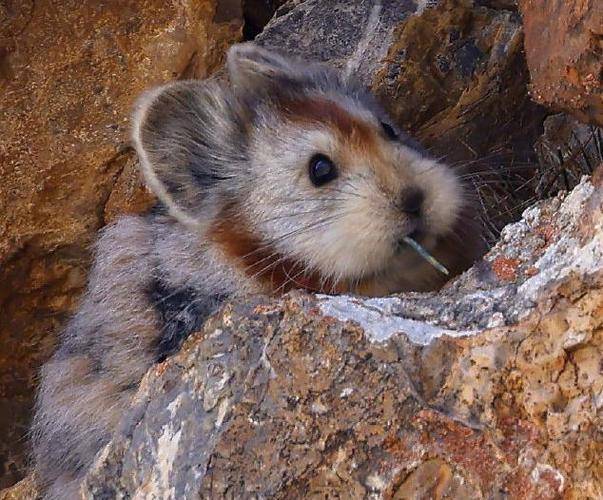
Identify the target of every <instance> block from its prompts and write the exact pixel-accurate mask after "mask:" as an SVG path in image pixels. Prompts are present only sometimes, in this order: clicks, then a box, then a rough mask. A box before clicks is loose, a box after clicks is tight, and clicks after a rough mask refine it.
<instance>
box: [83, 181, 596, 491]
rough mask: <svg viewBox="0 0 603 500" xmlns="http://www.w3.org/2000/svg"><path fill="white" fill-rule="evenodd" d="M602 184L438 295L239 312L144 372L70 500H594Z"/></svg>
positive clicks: (567, 200) (587, 187)
mask: <svg viewBox="0 0 603 500" xmlns="http://www.w3.org/2000/svg"><path fill="white" fill-rule="evenodd" d="M602 363H603V178H601V176H600V175H599V176H598V177H596V178H594V179H592V180H589V179H588V178H586V177H585V178H584V179H583V180H582V182H581V183H580V184H579V185H578V186H577V187H576V188H575V189H574V190H573V191H572V192H571V193H569V194H561V195H559V196H558V197H556V198H554V199H552V200H549V201H547V202H540V203H539V204H537V205H536V206H533V207H531V208H530V209H529V210H526V211H525V212H524V215H523V218H522V220H521V221H519V222H517V223H515V224H512V225H510V226H507V228H505V230H504V231H503V234H502V236H501V240H500V242H499V243H498V244H497V245H496V246H495V247H494V248H493V249H492V251H491V252H490V253H489V254H488V255H487V256H486V257H485V258H484V259H483V261H482V262H480V263H478V264H476V265H475V266H474V267H473V268H472V269H471V270H469V271H468V272H467V273H465V274H464V275H462V276H461V277H460V278H458V279H457V280H455V281H453V282H452V283H450V284H449V285H448V286H447V287H446V288H444V289H443V290H442V291H440V292H439V293H430V294H405V295H401V296H399V297H388V298H382V299H363V298H359V297H345V296H342V297H331V296H313V295H308V294H303V293H301V292H297V293H292V294H290V295H287V296H285V297H283V298H280V299H272V300H270V299H267V298H251V299H249V300H248V301H243V302H235V303H231V304H228V305H226V306H225V307H224V308H223V309H222V310H221V311H220V312H219V313H218V314H217V315H216V316H215V317H213V318H212V319H210V321H209V322H208V323H207V324H206V325H205V327H204V328H203V330H202V331H201V332H199V333H198V334H195V335H193V336H192V337H190V338H189V340H188V341H187V342H186V343H185V345H184V346H183V349H182V350H181V352H180V353H178V354H177V355H175V356H173V357H171V358H168V359H167V360H166V361H165V362H163V363H161V364H159V365H157V366H156V367H155V368H153V369H151V370H150V372H149V373H148V374H147V375H146V376H145V378H144V379H143V381H142V384H141V387H140V390H139V392H138V394H137V395H136V397H135V398H134V401H133V403H132V406H131V408H129V409H128V410H127V411H126V412H125V415H124V418H123V420H122V422H121V424H120V427H119V429H117V430H116V432H115V435H114V437H113V440H112V441H111V442H110V443H109V444H108V445H107V446H106V447H105V448H104V449H103V450H102V451H101V452H99V455H98V456H97V460H96V462H95V464H94V466H93V467H92V469H91V470H90V471H89V473H88V475H87V478H86V480H85V482H84V484H83V485H82V496H83V498H131V497H136V498H142V497H145V498H146V497H153V498H197V497H198V496H201V497H203V498H206V497H208V498H214V497H223V496H226V497H251V496H253V497H257V498H266V497H270V498H299V497H311V496H320V497H326V496H328V497H338V496H344V497H353V498H360V497H369V496H370V497H387V498H443V497H446V498H459V499H460V498H500V497H505V498H522V499H525V498H528V499H542V498H551V499H552V498H561V497H563V498H592V499H595V498H601V497H602V495H603V479H602V478H603V473H602V472H603V470H602V468H601V467H602V466H601V460H600V458H601V456H602V453H603V444H602V443H601V441H600V436H599V433H600V429H601V424H602V422H601V408H602V407H603V398H602V394H603V373H602V372H601V366H602Z"/></svg>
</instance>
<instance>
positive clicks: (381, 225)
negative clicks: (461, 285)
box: [33, 45, 467, 498]
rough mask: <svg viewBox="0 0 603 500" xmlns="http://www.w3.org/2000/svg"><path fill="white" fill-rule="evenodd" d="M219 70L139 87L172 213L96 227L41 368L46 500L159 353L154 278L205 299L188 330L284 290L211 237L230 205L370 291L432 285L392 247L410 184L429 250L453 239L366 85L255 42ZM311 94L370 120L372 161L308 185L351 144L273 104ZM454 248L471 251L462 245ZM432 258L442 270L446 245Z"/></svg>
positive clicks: (418, 159)
mask: <svg viewBox="0 0 603 500" xmlns="http://www.w3.org/2000/svg"><path fill="white" fill-rule="evenodd" d="M228 68H229V73H230V78H231V81H232V82H233V87H232V88H225V87H224V85H223V84H219V83H217V82H212V81H206V82H199V81H183V82H176V83H172V84H169V85H166V86H164V87H160V88H159V89H155V90H152V91H150V92H149V93H147V94H145V95H144V96H143V97H142V98H141V100H140V101H139V103H138V105H137V108H136V112H135V118H134V131H133V141H134V144H135V146H136V148H137V151H138V154H139V157H140V161H141V169H142V171H143V174H144V175H145V178H146V181H147V183H148V185H149V187H151V188H152V189H153V190H154V191H155V193H156V194H157V195H158V197H159V198H160V200H161V201H162V203H163V205H164V206H165V207H167V209H168V211H169V214H170V215H162V214H158V213H153V214H149V215H146V216H140V217H123V218H121V219H120V220H119V221H118V222H117V223H116V224H114V225H112V226H109V227H107V228H106V229H105V230H104V231H103V232H102V234H101V236H100V239H99V241H98V244H97V247H96V251H95V256H96V259H95V264H94V266H93V269H92V271H91V274H90V281H89V286H88V289H87V292H86V294H85V295H84V297H83V300H82V303H81V305H80V308H79V310H78V312H77V313H76V314H75V316H74V317H73V318H72V320H71V321H70V323H69V324H68V325H67V328H66V329H65V331H64V332H63V334H62V337H61V342H60V345H59V347H58V349H57V351H56V353H55V354H54V356H53V357H52V358H51V359H50V361H49V362H48V363H47V364H46V365H45V366H44V367H43V369H42V377H41V385H40V389H39V394H38V398H37V405H36V413H35V419H34V425H33V455H34V461H35V468H36V472H37V475H38V478H39V479H40V481H41V483H42V486H43V487H44V488H47V490H46V491H47V492H46V498H70V497H71V496H74V495H75V494H76V491H77V488H78V484H79V481H80V479H81V477H82V474H83V473H84V472H85V470H86V468H87V467H88V466H89V465H90V464H91V462H92V461H93V459H94V456H95V454H96V453H97V452H98V451H99V450H100V449H101V448H102V446H103V445H104V444H105V443H107V442H108V440H109V439H110V436H111V432H112V430H113V429H114V428H115V426H116V424H117V422H118V420H119V418H120V416H121V414H122V411H123V409H124V408H126V407H127V405H128V401H129V399H130V398H131V396H132V394H133V392H134V391H135V390H136V386H137V384H138V383H139V381H140V379H141V377H142V376H143V374H144V373H145V372H146V371H147V370H148V368H149V367H150V366H151V365H152V364H153V363H154V362H155V361H156V360H157V359H158V355H157V346H158V345H159V344H160V343H161V341H162V335H164V334H165V328H166V325H165V324H164V323H165V321H166V320H165V318H166V317H168V316H170V314H167V313H165V311H164V312H162V309H161V307H158V305H157V304H156V303H153V300H154V299H152V298H150V297H153V295H152V294H151V295H149V286H152V283H153V282H154V281H156V280H161V283H162V287H163V288H165V289H169V290H176V291H180V290H187V291H190V293H191V294H192V296H193V297H195V299H194V300H195V301H197V300H198V301H199V303H200V304H202V307H200V308H198V309H196V311H197V312H196V313H194V314H193V315H192V317H191V314H190V311H191V310H190V309H183V310H179V311H177V314H176V315H175V316H174V317H176V316H177V317H178V318H179V320H181V321H182V322H183V323H182V324H187V325H189V328H194V327H195V325H196V324H197V323H196V321H197V320H200V321H201V320H203V319H204V316H206V315H207V314H209V313H211V311H212V310H213V309H215V307H217V306H218V303H219V301H220V300H221V299H222V298H223V297H226V296H232V295H236V294H244V293H256V292H277V293H278V292H279V291H280V289H279V288H276V287H274V288H275V289H270V288H268V289H267V288H266V287H267V286H268V285H266V283H260V282H259V281H258V280H257V279H256V277H257V276H258V275H259V271H261V267H262V263H261V262H260V264H257V265H258V267H257V268H256V269H252V270H250V269H249V268H247V269H245V268H244V266H243V265H242V264H241V262H240V261H237V260H236V259H235V260H233V258H232V256H229V255H228V253H227V252H226V251H225V250H224V248H223V247H221V246H220V245H218V244H217V243H216V242H215V241H214V240H213V239H212V238H211V237H210V236H209V235H210V233H211V228H212V227H213V226H212V225H213V224H215V222H216V220H217V219H219V218H220V217H224V216H225V213H226V214H228V211H227V209H228V207H231V206H233V204H234V206H235V207H236V209H235V210H236V213H235V214H230V215H236V216H237V219H236V220H240V219H241V220H244V221H245V224H246V228H245V229H246V230H247V231H248V232H250V233H251V234H252V235H253V236H254V237H255V238H257V240H258V241H261V243H262V245H266V246H267V247H268V246H269V248H270V252H273V253H274V255H278V256H279V258H281V257H282V256H284V257H287V258H290V259H294V260H295V261H296V262H298V263H301V265H302V266H303V269H302V273H303V272H304V271H307V272H310V271H315V272H317V273H319V275H320V277H321V279H324V280H325V282H326V280H327V279H330V280H332V281H334V282H339V281H341V282H345V283H348V284H349V290H350V291H354V290H355V289H354V287H353V284H354V283H359V282H360V281H362V280H365V279H369V278H370V280H371V281H370V287H368V288H366V289H362V290H361V289H359V290H360V291H361V292H362V293H368V294H382V293H388V292H391V291H393V290H404V289H424V288H429V287H432V286H434V283H435V281H434V272H433V269H431V268H429V266H426V265H425V264H424V262H423V261H422V260H421V259H420V258H419V257H417V256H415V255H414V254H412V253H411V252H409V251H408V250H402V251H400V250H399V249H398V248H397V247H396V243H397V241H398V240H399V238H400V236H401V235H404V234H406V233H408V232H409V231H410V230H411V229H410V227H411V226H410V225H411V222H409V220H407V218H405V217H404V216H403V214H400V213H399V211H398V209H396V208H395V207H396V204H397V202H398V197H399V194H400V193H401V192H403V190H404V189H406V187H407V186H408V185H419V186H420V187H421V188H422V189H424V190H425V191H426V199H427V201H426V204H427V206H426V210H425V216H424V219H425V221H424V222H425V225H426V227H428V228H430V231H429V232H428V234H427V236H426V242H425V245H427V246H429V245H430V242H433V241H436V240H437V239H438V238H440V237H442V236H443V235H446V234H448V233H449V232H451V231H452V226H453V225H454V224H456V223H457V222H458V221H459V220H460V215H459V214H460V213H461V209H462V208H463V206H464V205H463V203H464V201H463V199H462V196H461V194H460V193H461V191H460V188H459V186H460V185H459V184H458V181H456V179H455V177H454V176H453V175H452V174H450V173H449V172H448V171H447V169H446V167H444V166H441V165H439V164H437V163H435V162H433V161H431V160H428V159H426V158H425V157H424V156H423V155H422V154H420V153H418V152H417V151H416V150H414V149H413V148H411V147H409V144H410V143H407V142H405V140H404V139H401V141H400V142H399V143H397V144H389V143H387V142H386V141H385V140H382V139H381V138H379V136H378V133H379V132H378V131H379V130H380V121H383V120H387V118H386V115H385V114H384V113H383V111H382V110H381V109H380V108H379V106H378V105H377V104H376V102H375V101H374V99H373V98H372V97H371V96H370V95H369V94H368V93H366V92H365V91H364V90H363V89H362V88H361V87H359V86H358V85H357V84H355V83H353V82H352V81H351V80H350V79H346V81H345V82H344V81H342V78H340V76H339V75H338V74H337V73H335V72H334V71H332V70H330V69H329V68H326V67H324V66H317V65H307V64H304V63H300V62H298V61H293V60H290V59H287V58H285V57H283V56H280V55H276V54H274V53H272V52H268V51H266V50H263V49H260V48H257V47H255V46H253V45H242V46H236V47H234V48H232V49H231V51H230V53H229V57H228ZM315 98H319V99H322V100H325V101H328V102H332V103H335V104H336V105H337V106H339V107H340V108H342V109H345V110H346V112H347V113H349V114H350V116H353V117H355V119H358V120H361V121H362V122H363V123H365V124H366V126H367V127H370V128H371V130H373V129H374V130H375V134H376V135H375V137H377V138H378V139H376V140H377V144H378V145H379V146H378V147H380V148H382V151H381V153H382V154H380V155H379V158H380V160H379V161H380V162H381V163H379V164H377V163H378V162H377V160H376V159H375V161H374V162H373V159H372V158H371V157H370V154H371V153H370V151H369V150H368V149H367V150H366V151H364V150H360V153H357V154H356V153H354V155H352V156H351V157H352V158H353V159H355V158H356V157H357V156H360V157H362V158H365V159H364V160H362V158H361V159H360V160H358V161H359V162H360V163H358V164H354V165H351V166H349V168H348V169H343V168H342V171H341V174H340V177H339V178H338V180H337V184H335V185H334V186H331V187H328V186H327V187H326V188H324V189H323V188H321V189H317V188H316V187H314V186H312V185H311V184H310V182H309V180H308V178H307V177H308V176H307V165H308V161H309V158H310V157H311V156H312V154H314V153H316V152H323V150H325V149H326V150H328V151H329V154H331V155H334V157H337V155H340V156H341V155H343V156H341V158H343V157H345V154H346V148H347V147H348V145H347V144H346V143H341V142H339V139H338V137H339V136H338V135H337V133H336V132H337V131H335V132H334V131H333V130H332V127H333V125H332V124H326V123H318V122H317V123H306V124H304V125H300V124H299V123H297V122H295V120H292V119H291V117H290V116H288V115H287V109H284V108H283V106H285V105H284V104H283V103H286V102H290V101H292V100H293V101H295V100H296V99H297V100H299V99H302V100H303V99H315ZM390 123H391V122H390ZM321 148H322V149H321ZM363 155H364V156H363ZM367 155H369V156H367ZM341 161H342V160H341ZM363 161H364V163H362V162H363ZM377 172H381V174H379V175H381V177H379V175H378V174H377ZM384 184H385V185H384ZM336 188H337V189H336ZM457 198H458V199H457ZM225 210H226V212H225ZM231 210H232V209H231ZM442 214H444V215H442ZM443 217H444V218H443ZM233 220H234V219H233ZM431 228H433V230H432V229H431ZM233 229H234V230H237V229H238V228H233ZM262 248H263V247H262ZM452 253H454V252H452ZM458 254H459V255H462V254H465V255H466V254H467V250H466V248H464V249H459V251H458ZM439 257H440V258H441V259H442V260H444V262H445V263H448V262H447V261H446V258H447V256H446V254H445V255H441V256H439ZM452 260H454V258H452ZM269 265H270V262H269ZM275 265H276V264H275ZM250 271H253V272H250ZM256 271H257V272H256ZM325 291H328V290H325ZM187 293H188V292H187ZM216 298H219V299H216ZM195 315H197V316H203V317H199V318H195V317H194V316H195ZM175 333H177V332H171V333H170V335H173V334H175Z"/></svg>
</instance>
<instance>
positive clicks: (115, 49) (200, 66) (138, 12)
mask: <svg viewBox="0 0 603 500" xmlns="http://www.w3.org/2000/svg"><path fill="white" fill-rule="evenodd" d="M239 4H240V2H237V1H230V2H218V1H216V0H185V1H173V2H164V1H159V0H144V1H138V2H131V1H127V0H118V1H113V2H97V1H95V0H90V1H75V0H67V1H63V2H60V3H59V4H57V3H56V2H51V1H49V0H38V1H36V2H34V1H33V0H20V1H19V0H17V1H10V0H9V1H8V2H2V3H1V4H0V19H2V23H1V24H0V93H1V95H0V116H2V119H1V120H0V177H1V178H2V182H1V183H0V283H2V286H1V287H0V310H1V311H2V314H1V315H0V316H1V317H0V486H2V485H8V484H11V483H12V482H14V480H15V479H17V478H18V477H19V476H20V474H21V470H22V467H23V463H24V461H23V451H24V446H25V443H26V440H25V439H24V431H25V430H26V428H27V425H28V424H27V422H28V413H29V409H30V406H31V400H32V394H33V391H34V388H35V379H36V373H37V369H38V367H39V365H40V363H41V362H42V361H43V360H44V359H46V357H47V356H48V355H49V354H50V352H51V350H52V347H53V343H54V339H55V335H56V332H57V330H58V328H59V327H60V325H61V324H62V323H63V321H64V320H65V318H66V316H67V315H68V313H69V312H70V311H72V310H73V308H74V307H75V304H76V302H77V297H78V296H79V294H80V292H81V291H82V289H83V287H84V286H85V283H86V271H87V269H88V265H89V258H90V245H91V244H92V242H93V241H94V239H95V237H96V232H97V230H98V229H99V228H101V227H102V226H103V225H104V224H106V223H107V222H108V221H110V220H112V219H114V218H115V217H116V216H117V215H118V214H121V213H124V212H138V211H141V210H143V209H145V208H146V207H148V206H149V204H150V203H152V199H151V198H150V196H149V195H148V194H147V193H146V192H145V190H144V189H143V187H142V184H141V182H140V181H139V179H138V174H137V172H136V161H135V158H134V154H133V152H132V150H131V149H130V148H129V146H128V133H129V132H128V128H129V123H128V121H129V114H130V110H131V105H132V102H133V100H134V99H135V97H136V96H137V95H138V94H139V93H140V92H141V91H142V90H143V89H144V88H145V87H147V86H149V85H152V84H157V83H161V82H165V81H167V80H172V79H174V78H181V77H199V78H202V77H205V76H207V75H208V74H209V73H210V72H211V71H213V69H214V68H216V67H218V66H219V65H220V64H221V62H222V59H223V55H224V51H225V48H226V47H227V46H228V45H229V44H231V43H232V42H233V41H235V40H237V39H238V38H239V37H240V33H241V25H242V22H241V14H240V12H239V11H240V5H239ZM237 5H239V10H237V9H236V8H235V7H236V6H237Z"/></svg>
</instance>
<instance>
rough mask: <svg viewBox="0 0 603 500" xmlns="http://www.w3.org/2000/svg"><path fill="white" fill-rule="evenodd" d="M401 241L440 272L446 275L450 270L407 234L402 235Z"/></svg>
mask: <svg viewBox="0 0 603 500" xmlns="http://www.w3.org/2000/svg"><path fill="white" fill-rule="evenodd" d="M402 241H403V242H404V243H406V244H407V245H408V246H409V247H411V248H412V249H413V250H414V251H415V252H417V253H418V254H419V255H420V256H421V257H422V258H423V259H425V260H426V261H427V262H429V263H430V264H431V265H432V266H433V267H435V268H436V269H437V270H438V271H440V272H441V273H442V274H444V275H446V276H448V275H449V274H450V272H449V271H448V269H446V268H445V267H444V266H443V265H442V264H441V263H440V262H439V261H438V260H437V259H436V258H435V257H434V256H433V255H431V254H430V253H429V252H428V251H427V250H425V248H423V247H422V246H421V245H420V244H419V243H417V242H416V241H415V240H413V239H412V238H410V237H409V236H404V238H402Z"/></svg>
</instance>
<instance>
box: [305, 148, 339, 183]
mask: <svg viewBox="0 0 603 500" xmlns="http://www.w3.org/2000/svg"><path fill="white" fill-rule="evenodd" d="M308 172H309V174H310V180H311V181H312V184H314V185H315V186H316V187H319V186H322V185H324V184H326V183H327V182H330V181H332V180H333V179H335V178H336V177H337V168H336V167H335V164H334V163H333V162H332V161H331V160H330V159H329V157H327V156H325V155H321V154H318V155H314V156H313V157H312V159H311V160H310V164H309V165H308Z"/></svg>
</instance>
